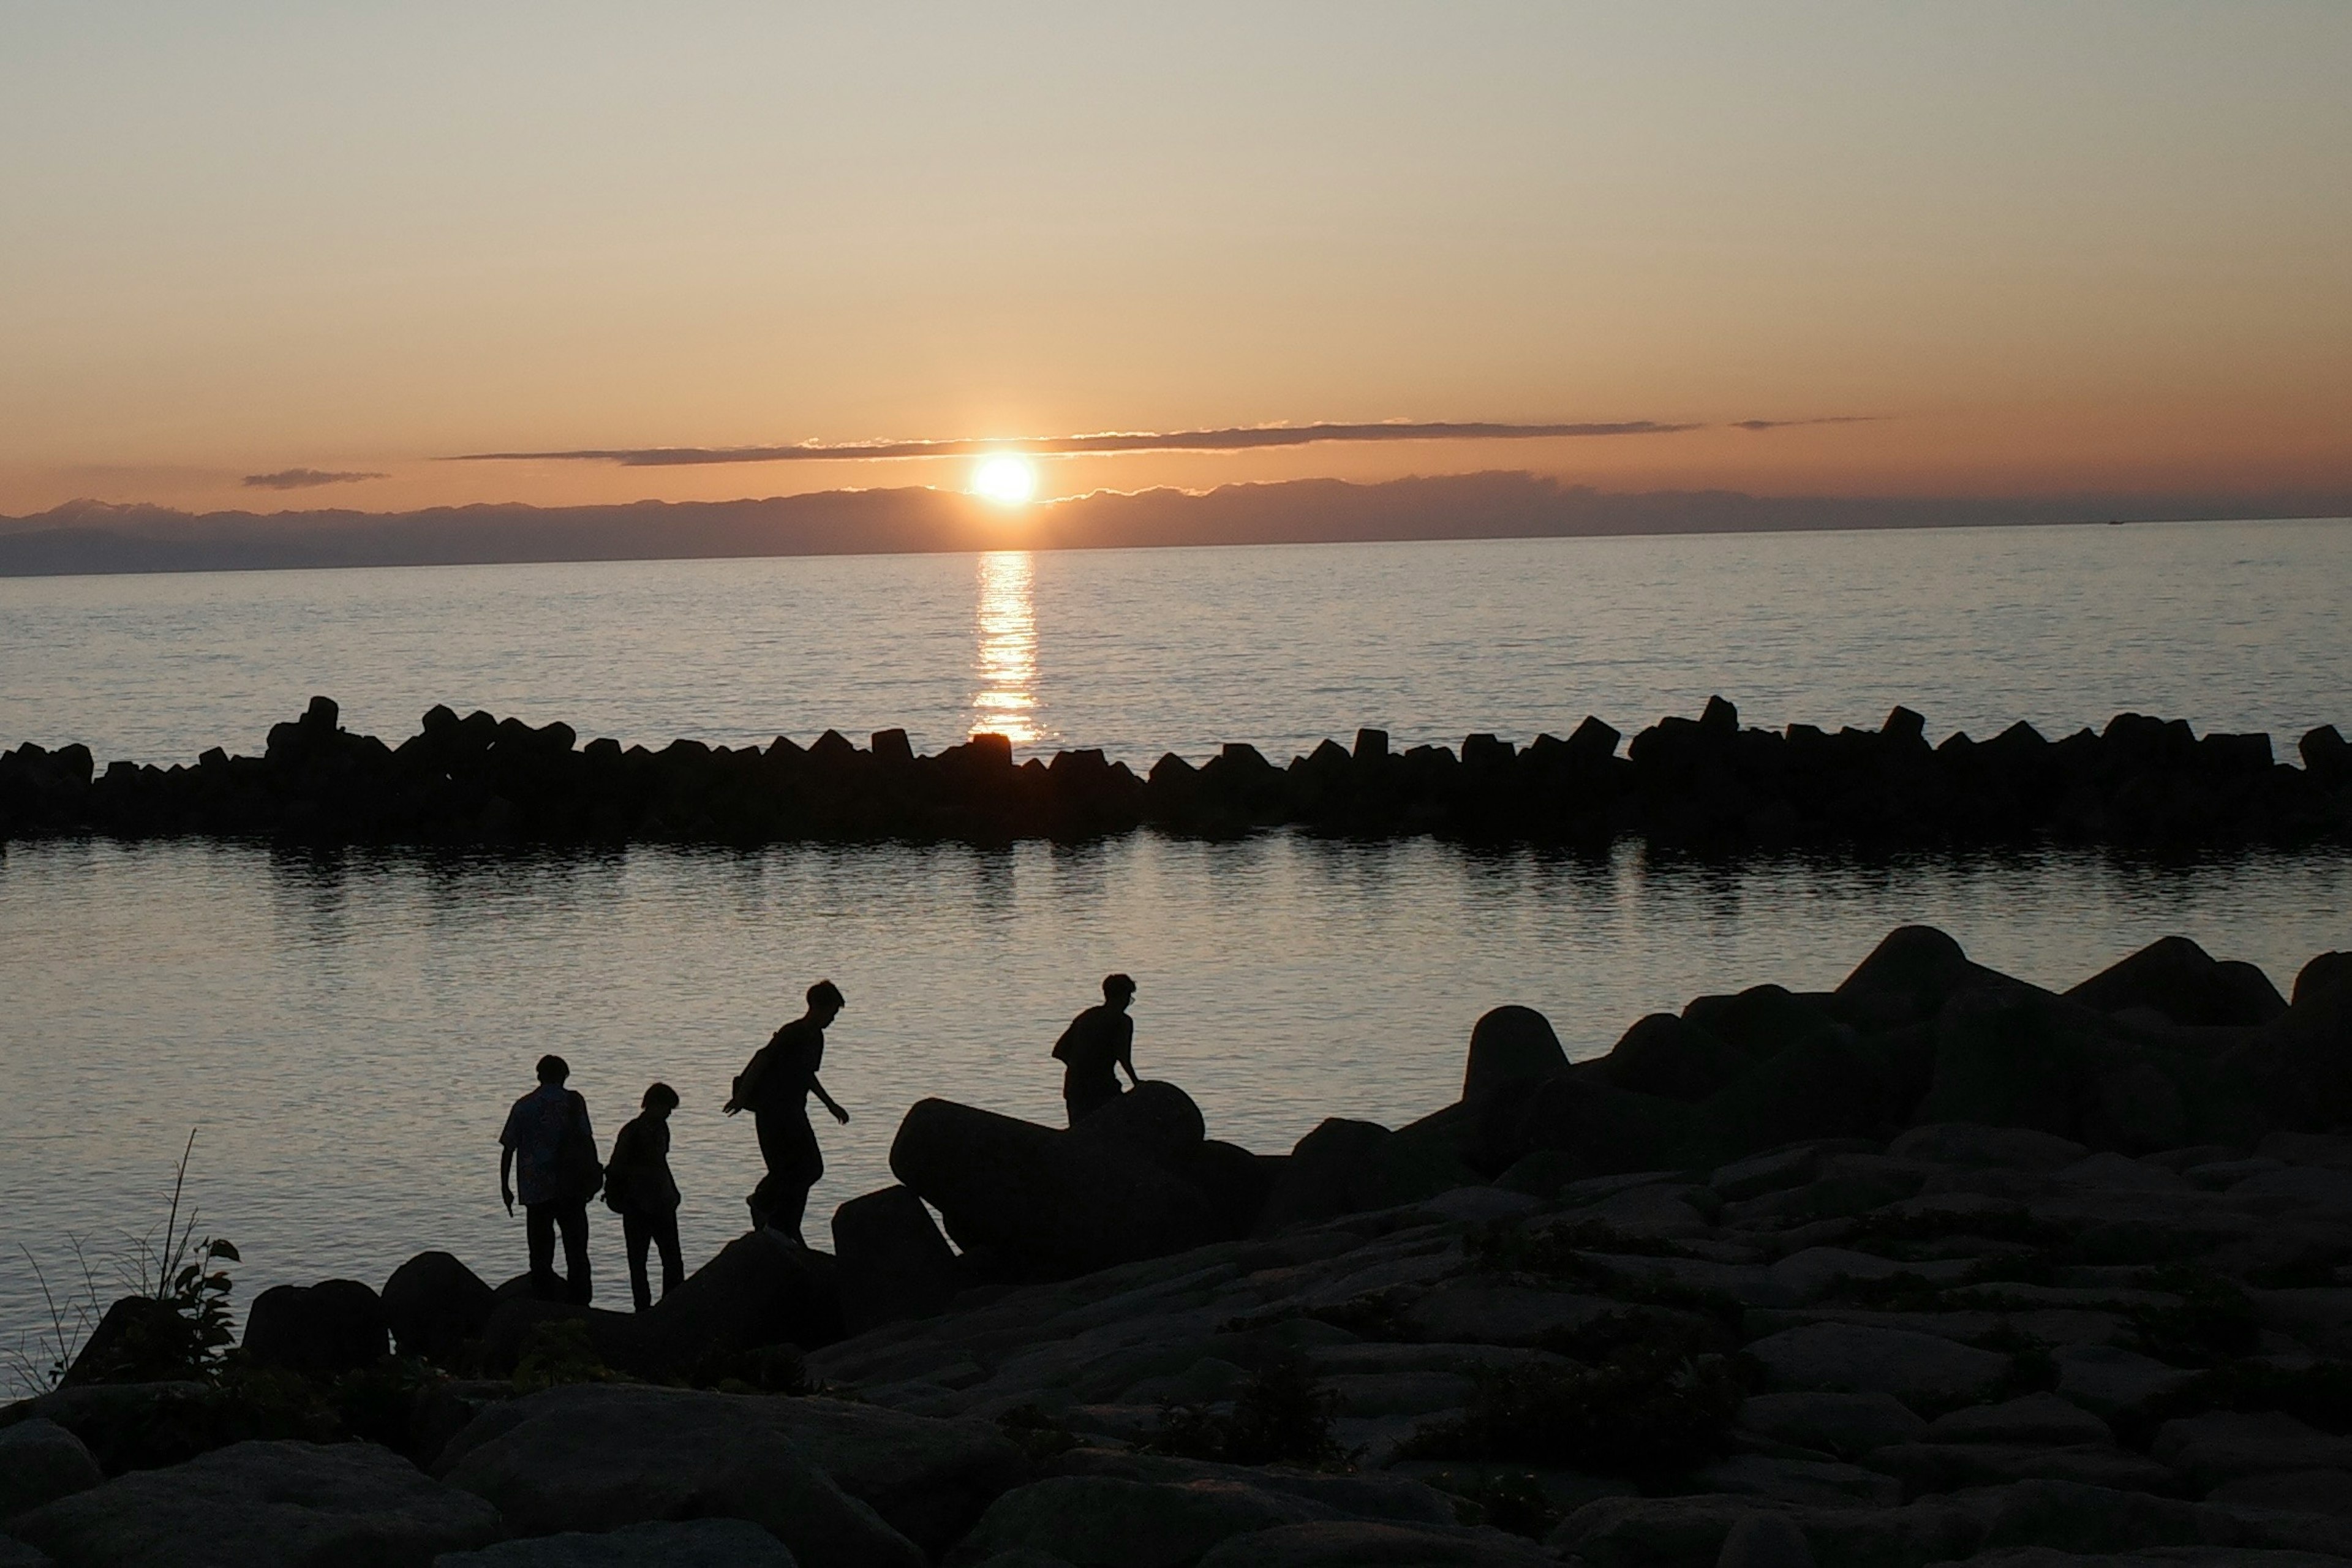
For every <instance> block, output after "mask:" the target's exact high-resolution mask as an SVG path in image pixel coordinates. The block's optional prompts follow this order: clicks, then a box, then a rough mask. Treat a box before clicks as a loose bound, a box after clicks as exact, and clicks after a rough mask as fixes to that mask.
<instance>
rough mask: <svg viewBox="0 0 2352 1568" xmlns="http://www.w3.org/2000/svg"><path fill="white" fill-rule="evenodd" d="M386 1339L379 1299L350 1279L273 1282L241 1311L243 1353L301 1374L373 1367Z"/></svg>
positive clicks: (334, 1373) (319, 1374)
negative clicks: (243, 1315) (277, 1283)
mask: <svg viewBox="0 0 2352 1568" xmlns="http://www.w3.org/2000/svg"><path fill="white" fill-rule="evenodd" d="M389 1342H390V1336H389V1334H388V1333H387V1332H386V1331H385V1328H384V1313H383V1301H382V1300H379V1299H378V1298H377V1296H376V1293H375V1292H374V1291H373V1290H371V1289H368V1288H367V1287H366V1286H364V1285H362V1284H361V1283H360V1282H359V1281H358V1280H356V1279H326V1280H321V1281H320V1283H318V1284H316V1285H273V1286H271V1287H270V1288H269V1289H267V1290H264V1291H263V1292H262V1293H261V1294H260V1295H258V1296H256V1297H255V1298H254V1299H253V1305H252V1306H250V1307H248V1308H247V1309H246V1315H245V1353H246V1355H247V1358H248V1359H249V1360H251V1361H253V1362H255V1363H258V1364H259V1365H262V1366H282V1367H284V1368H286V1369H287V1370H289V1372H299V1373H302V1374H303V1375H304V1376H306V1377H334V1376H337V1375H339V1374H340V1373H346V1372H355V1371H357V1370H358V1369H360V1368H361V1367H363V1366H373V1365H374V1364H375V1363H377V1362H378V1361H379V1360H381V1359H382V1358H383V1353H384V1351H385V1349H386V1348H387V1346H388V1345H389Z"/></svg>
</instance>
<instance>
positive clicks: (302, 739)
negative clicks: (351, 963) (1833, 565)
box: [0, 697, 2352, 848]
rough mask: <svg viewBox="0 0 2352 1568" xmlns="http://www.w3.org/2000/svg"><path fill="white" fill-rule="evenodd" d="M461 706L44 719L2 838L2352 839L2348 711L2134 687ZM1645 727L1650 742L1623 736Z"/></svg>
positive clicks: (6, 794)
mask: <svg viewBox="0 0 2352 1568" xmlns="http://www.w3.org/2000/svg"><path fill="white" fill-rule="evenodd" d="M578 741H579V737H578V735H577V734H576V733H575V732H574V731H573V730H572V728H571V727H570V726H569V725H566V724H561V723H557V724H547V725H542V726H540V727H538V728H532V727H531V726H530V725H527V724H524V723H522V722H521V721H519V720H515V719H503V720H501V719H498V718H495V717H493V716H492V715H490V714H488V713H485V712H476V713H471V714H468V715H467V716H465V717H464V718H460V717H458V715H457V713H455V712H454V711H452V710H449V709H447V708H446V707H443V708H436V709H434V710H432V711H431V712H429V713H427V714H425V719H424V722H423V725H422V728H421V729H420V730H419V731H418V732H417V733H416V734H415V735H413V736H411V737H409V738H408V739H406V740H404V741H403V742H400V743H399V744H397V745H390V744H387V743H385V742H382V741H380V740H377V739H376V738H375V737H373V736H369V735H358V734H353V733H352V732H350V731H346V730H344V729H342V728H341V724H340V711H339V710H338V708H337V706H336V704H335V703H334V702H332V701H331V700H328V699H326V698H323V697H320V698H314V699H312V700H311V702H310V709H309V710H308V711H307V712H305V713H304V714H303V716H302V717H301V718H300V719H299V720H296V721H289V722H286V723H281V724H278V725H276V726H275V727H273V728H272V729H271V731H270V732H269V740H268V749H267V751H266V752H264V754H263V755H261V756H258V757H240V756H231V755H230V754H229V753H228V752H226V751H225V750H222V749H220V748H218V747H215V748H214V749H212V750H210V751H207V752H205V753H204V755H203V756H202V757H201V758H199V759H198V760H197V762H196V763H195V764H194V766H185V765H181V764H173V765H172V766H169V767H158V766H155V765H152V764H142V763H132V762H115V763H110V764H108V765H107V766H106V768H105V769H104V770H103V771H102V772H101V771H100V770H99V769H98V768H97V766H96V763H95V762H94V760H93V759H92V757H91V755H90V752H89V749H88V748H87V747H84V746H79V745H69V746H64V747H60V748H58V749H57V750H54V751H52V750H48V749H46V748H44V747H42V746H39V745H37V744H35V743H32V742H25V743H23V744H21V745H18V746H16V747H15V748H14V749H12V750H9V751H6V752H0V843H5V842H6V841H8V840H10V839H26V838H38V837H55V836H60V835H79V834H107V835H112V836H116V837H125V838H147V837H173V836H183V835H194V836H206V837H259V838H274V839H278V840H285V841H290V842H298V843H309V844H405V845H536V844H550V845H619V844H629V843H647V842H651V843H718V844H729V845H742V846H750V845H761V844H769V843H777V842H787V841H797V840H818V841H844V840H850V841H854V840H860V839H881V838H899V839H914V840H937V839H961V840H970V841H977V842H1006V841H1010V840H1013V839H1018V838H1033V837H1045V838H1055V839H1075V838H1086V837H1098V836H1102V835H1106V834H1116V833H1125V832H1129V831H1132V830H1134V829H1136V828H1139V827H1143V826H1150V827H1155V828H1159V829H1161V830H1163V831H1168V832H1173V833H1182V834H1194V835H1203V836H1212V837H1214V836H1227V835H1234V834H1240V833H1245V832H1249V831H1251V830H1253V829H1256V828H1261V827H1268V826H1280V825H1295V826H1300V827H1304V828H1307V829H1310V830H1314V831H1318V832H1326V833H1335V834H1348V835H1358V836H1367V837H1394V836H1410V835H1418V834H1438V835H1443V836H1447V837H1458V838H1464V839H1471V840H1487V841H1512V840H1532V841H1542V842H1558V843H1577V844H1603V843H1606V842H1608V841H1610V840H1612V839H1614V838H1617V837H1625V836H1637V837H1641V838H1643V840H1645V841H1646V842H1648V843H1651V844H1654V845H1671V846H1688V847H1701V848H1714V847H1741V846H1759V845H1760V846H1774V845H1797V844H1862V845H1905V846H1907V845H1948V844H1959V845H1965V844H2014V843H2024V842H2036V841H2057V842H2072V843H2090V844H2115V845H2136V846H2137V845H2145V846H2157V847H2209V846H2236V845H2247V844H2266V843H2282V844H2303V843H2310V842H2314V841H2317V840H2329V839H2332V840H2337V841H2341V840H2343V839H2345V838H2346V837H2347V836H2352V743H2347V742H2346V741H2345V740H2344V738H2343V736H2342V735H2341V734H2339V733H2338V732H2337V731H2336V729H2335V728H2334V727H2333V726H2322V727H2320V728H2318V729H2315V730H2313V731H2309V732H2308V733H2306V734H2305V735H2304V736H2303V737H2302V739H2301V741H2300V742H2298V744H2297V747H2296V751H2297V754H2298V755H2299V757H2300V759H2301V765H2300V766H2295V765H2292V764H2289V763H2284V762H2281V761H2279V760H2277V758H2276V757H2275V756H2274V755H2273V746H2272V742H2271V738H2270V737H2269V736H2268V735H2265V734H2207V735H2203V736H2200V735H2197V734H2196V733H2195V732H2193V731H2191V730H2190V728H2189V725H2188V723H2187V722H2186V721H2181V720H2163V719H2157V718H2151V717H2148V716H2146V715H2143V714H2137V713H2122V714H2117V715H2116V717H2115V718H2114V719H2113V720H2111V721H2109V722H2108V723H2107V724H2106V725H2105V728H2104V729H2102V730H2099V731H2091V730H2087V729H2085V730H2082V731H2077V732H2075V733H2074V734H2072V735H2068V736H2064V737H2063V738H2061V739H2058V740H2050V739H2046V738H2045V737H2043V736H2042V735H2041V734H2040V733H2039V732H2037V731H2035V730H2034V729H2033V728H2032V726H2031V725H2028V724H2025V723H2017V724H2013V725H2011V726H2010V727H2009V728H2008V729H2006V730H2004V731H2001V732H2000V734H1999V735H1996V736H1994V737H1992V738H1990V739H1989V740H1983V741H1979V740H1976V739H1974V738H1972V737H1970V736H1968V735H1966V734H1954V735H1951V736H1948V737H1947V738H1946V739H1945V740H1943V741H1942V742H1938V743H1937V744H1934V745H1930V744H1929V743H1928V742H1927V733H1926V721H1925V720H1923V719H1922V718H1921V716H1920V715H1919V714H1917V713H1915V712H1913V711H1911V710H1908V709H1905V708H1897V709H1895V710H1894V711H1893V712H1892V713H1890V714H1889V715H1888V716H1887V718H1886V720H1885V722H1884V723H1883V724H1881V725H1880V727H1879V728H1877V729H1875V730H1857V729H1852V728H1848V729H1843V730H1839V731H1835V732H1834V733H1832V732H1830V731H1823V730H1820V729H1817V728H1815V727H1814V726H1811V725H1809V724H1792V725H1790V726H1789V728H1788V729H1787V730H1785V731H1769V730H1759V729H1743V728H1742V727H1741V725H1740V722H1739V715H1738V710H1737V709H1736V708H1734V707H1733V706H1732V705H1731V704H1730V703H1729V702H1727V701H1725V700H1723V699H1721V698H1719V697H1717V698H1713V699H1710V700H1709V701H1708V702H1707V704H1706V710H1705V711H1704V712H1703V713H1701V714H1700V715H1699V717H1697V718H1696V719H1686V718H1666V719H1663V720H1661V721H1659V722H1658V723H1656V724H1655V725H1653V726H1651V727H1650V728H1648V729H1645V730H1643V731H1640V732H1639V733H1637V734H1636V735H1634V736H1633V739H1632V741H1631V742H1624V737H1623V736H1622V734H1620V732H1619V731H1616V730H1614V729H1612V728H1611V727H1610V726H1609V725H1607V724H1605V723H1603V722H1601V721H1600V720H1599V719H1594V718H1587V719H1586V720H1585V721H1583V722H1582V723H1581V724H1580V725H1579V726H1578V727H1577V728H1576V730H1575V731H1573V732H1571V733H1570V735H1569V736H1568V737H1567V738H1566V739H1565V740H1562V739H1559V738H1558V737H1555V736H1551V735H1538V736H1537V737H1535V739H1534V740H1532V741H1530V742H1528V743H1527V744H1526V745H1524V746H1521V745H1518V744H1517V743H1515V742H1511V741H1508V740H1505V739H1502V738H1499V737H1497V736H1495V735H1491V734H1475V735H1471V736H1468V737H1466V738H1465V740H1464V742H1463V743H1462V746H1461V748H1460V750H1459V751H1458V752H1457V751H1455V750H1454V748H1451V747H1446V746H1426V745H1424V746H1414V747H1412V748H1410V749H1408V750H1403V751H1392V750H1391V747H1390V744H1389V737H1388V735H1387V734H1386V733H1385V732H1384V731H1379V730H1362V731H1358V732H1357V735H1356V739H1355V742H1354V744H1353V745H1352V746H1351V747H1350V746H1342V745H1340V744H1339V743H1338V742H1334V741H1325V742H1323V743H1322V744H1320V745H1319V746H1318V747H1316V749H1315V750H1314V751H1313V752H1310V753H1308V754H1307V755H1306V756H1303V757H1296V758H1293V759H1291V760H1290V762H1289V763H1287V764H1286V765H1283V766H1276V764H1275V763H1272V762H1271V761H1269V760H1268V759H1267V758H1266V757H1265V755H1263V754H1262V753H1261V752H1259V751H1258V750H1257V749H1256V748H1255V747H1254V746H1250V745H1246V744H1234V745H1227V746H1225V747H1223V749H1222V750H1220V751H1219V752H1218V753H1217V754H1216V755H1215V756H1213V757H1211V758H1209V759H1208V760H1207V761H1206V762H1204V763H1199V764H1197V765H1196V764H1195V763H1192V762H1190V761H1188V760H1186V759H1185V758H1182V757H1180V756H1177V755H1176V754H1174V753H1172V752H1171V753H1170V754H1168V755H1166V756H1163V757H1162V758H1160V761H1159V762H1158V763H1154V764H1153V765H1152V767H1151V768H1150V771H1149V773H1146V774H1143V775H1140V776H1139V775H1138V774H1137V773H1135V772H1134V771H1133V770H1131V769H1130V768H1129V767H1128V766H1127V764H1126V763H1121V762H1115V761H1112V760H1110V759H1108V758H1107V757H1105V756H1104V754H1103V753H1102V752H1099V751H1092V750H1079V751H1064V752H1056V753H1055V755H1054V756H1053V757H1052V758H1051V759H1050V760H1045V759H1034V758H1033V759H1031V760H1028V761H1025V762H1023V763H1018V764H1016V763H1014V761H1013V751H1012V747H1011V746H1010V744H1009V743H1008V742H1006V741H1005V740H1004V739H1003V737H1001V736H994V735H977V736H974V737H973V738H972V739H971V741H970V742H966V743H964V744H961V745H957V746H950V747H948V748H947V749H946V750H944V751H942V752H938V753H935V754H932V755H928V756H918V755H917V754H916V753H915V752H914V751H913V749H912V748H911V746H910V745H909V744H908V739H907V735H906V732H905V731H899V730H885V731H879V732H877V733H876V734H875V735H874V736H872V737H871V738H870V740H869V741H868V742H867V744H866V745H865V746H863V747H861V746H858V745H856V744H855V743H854V742H851V741H849V740H848V739H846V738H845V737H844V736H842V735H840V734H838V733H836V732H835V731H826V732H825V733H824V735H822V736H820V737H819V738H818V739H817V740H816V741H815V742H814V743H813V744H811V745H809V746H806V747H803V746H801V745H799V744H797V743H796V742H793V741H791V740H789V739H786V738H784V737H782V736H780V737H778V738H777V739H776V741H775V742H773V743H772V744H770V745H768V746H765V747H758V746H746V747H740V748H731V749H730V748H728V747H723V746H719V747H714V746H709V745H706V744H704V743H702V742H698V741H685V740H681V741H675V742H671V743H670V744H669V745H667V746H665V747H663V748H661V749H660V750H658V751H652V750H648V749H646V748H645V747H643V746H629V747H623V746H622V745H621V744H620V743H619V742H615V741H612V740H598V741H592V742H589V743H588V744H587V745H585V746H581V745H580V744H579V743H578ZM1621 742H1623V750H1622V754H1620V745H1621Z"/></svg>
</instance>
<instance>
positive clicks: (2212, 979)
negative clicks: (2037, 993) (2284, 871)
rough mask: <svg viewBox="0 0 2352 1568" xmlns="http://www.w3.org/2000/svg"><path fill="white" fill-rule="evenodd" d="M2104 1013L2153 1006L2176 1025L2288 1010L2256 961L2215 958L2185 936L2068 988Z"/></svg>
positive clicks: (2261, 1018)
mask: <svg viewBox="0 0 2352 1568" xmlns="http://www.w3.org/2000/svg"><path fill="white" fill-rule="evenodd" d="M2066 999H2067V1000H2068V1001H2070V1002H2079V1003H2081V1004H2082V1005H2084V1006H2085V1007H2094V1008H2096V1009H2097V1010H2098V1011H2100V1012H2102V1013H2121V1012H2124V1011H2126V1010H2127V1009H2131V1008H2139V1007H2146V1008H2152V1009H2154V1010H2155V1011H2157V1012H2158V1013H2160V1014H2162V1015H2163V1016H2165V1017H2166V1018H2167V1019H2168V1020H2170V1021H2171V1022H2173V1023H2176V1024H2197V1025H2240V1026H2252V1025H2257V1024H2267V1023H2269V1022H2270V1021H2271V1020H2272V1019H2273V1018H2275V1017H2277V1016H2279V1015H2280V1014H2282V1013H2284V1012H2285V1011H2286V999H2285V998H2284V997H2283V996H2281V995H2280V994H2278V987H2276V986H2274V985H2273V984H2271V982H2270V976H2268V975H2266V974H2264V973H2263V972H2262V971H2261V970H2259V969H2257V968H2255V967H2254V966H2253V965H2252V964H2251V963H2237V962H2234V961H2233V962H2231V963H2216V962H2215V961H2214V959H2213V958H2212V956H2211V955H2210V954H2209V953H2208V952H2206V951H2205V950H2204V949H2203V948H2201V947H2200V946H2198V945H2197V944H2196V943H2195V942H2191V941H2189V939H2188V938H2187V937H2185V936H2168V937H2163V938H2160V939H2158V941H2156V942H2150V943H2149V944H2148V945H2147V946H2146V947H2144V948H2141V949H2140V950H2139V951H2138V952H2135V953H2133V954H2132V955H2131V956H2130V957H2128V958H2126V959H2124V960H2122V961H2121V962H2119V963H2114V964H2111V965H2109V966H2108V967H2107V968H2105V969H2103V970H2101V971H2100V972H2099V973H2096V974H2095V975H2093V976H2091V978H2090V979H2088V980H2085V981H2084V982H2083V983H2082V984H2080V985H2077V986H2075V987H2074V989H2073V990H2072V991H2069V992H2067V993H2066Z"/></svg>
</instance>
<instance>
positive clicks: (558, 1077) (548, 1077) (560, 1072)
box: [539, 1056, 572, 1084]
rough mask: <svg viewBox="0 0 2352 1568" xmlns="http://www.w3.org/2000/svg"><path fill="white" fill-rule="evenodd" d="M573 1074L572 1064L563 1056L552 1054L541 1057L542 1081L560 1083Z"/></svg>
mask: <svg viewBox="0 0 2352 1568" xmlns="http://www.w3.org/2000/svg"><path fill="white" fill-rule="evenodd" d="M571 1076H572V1064H571V1063H570V1062H567V1061H565V1060H564V1059H563V1058H562V1057H553V1056H550V1057H541V1058H539V1081H540V1082H541V1083H554V1084H560V1083H562V1081H563V1080H564V1079H568V1078H570V1077H571Z"/></svg>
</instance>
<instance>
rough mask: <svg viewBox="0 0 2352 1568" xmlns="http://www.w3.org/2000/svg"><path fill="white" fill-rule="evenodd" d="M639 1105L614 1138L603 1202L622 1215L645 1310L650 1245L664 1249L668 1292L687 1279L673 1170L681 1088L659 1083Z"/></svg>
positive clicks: (649, 1300) (633, 1282)
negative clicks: (672, 1116) (673, 1119)
mask: <svg viewBox="0 0 2352 1568" xmlns="http://www.w3.org/2000/svg"><path fill="white" fill-rule="evenodd" d="M639 1103H640V1104H641V1105H642V1107H643V1110H642V1111H641V1112H640V1114H639V1115H638V1116H637V1119H636V1120H635V1121H632V1122H630V1123H629V1124H628V1125H626V1126H625V1127H623V1128H622V1129H621V1134H620V1136H619V1137H617V1138H615V1139H614V1140H613V1158H612V1162H611V1163H609V1164H607V1165H606V1166H605V1167H604V1206H605V1207H606V1208H609V1209H611V1210H612V1211H613V1212H614V1214H616V1215H620V1216H621V1236H622V1238H623V1240H624V1241H625V1242H626V1243H627V1245H628V1249H629V1295H630V1298H631V1299H632V1300H635V1302H636V1304H637V1310H638V1311H640V1312H642V1311H644V1310H646V1309H647V1308H649V1307H651V1306H652V1305H653V1304H654V1303H653V1286H652V1284H651V1282H650V1281H649V1280H647V1279H646V1251H647V1249H648V1248H650V1247H659V1248H660V1249H661V1265H662V1294H663V1295H665V1296H667V1295H668V1294H669V1293H670V1292H671V1291H672V1290H675V1289H677V1282H678V1281H679V1280H680V1279H684V1278H685V1277H686V1265H685V1263H684V1262H683V1261H682V1260H680V1258H679V1257H678V1252H677V1204H678V1198H677V1181H676V1180H674V1179H673V1178H672V1177H671V1175H670V1173H669V1113H670V1112H671V1111H673V1110H677V1090H676V1089H672V1088H670V1086H669V1085H667V1084H666V1083H656V1084H655V1085H653V1086H652V1087H651V1088H649V1089H646V1095H645V1099H644V1100H642V1101H640V1102H639Z"/></svg>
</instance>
